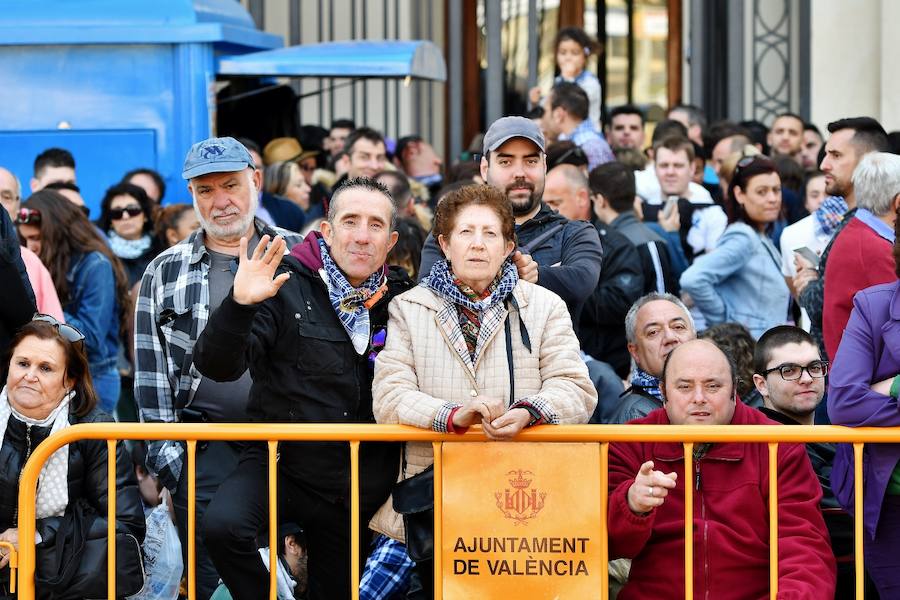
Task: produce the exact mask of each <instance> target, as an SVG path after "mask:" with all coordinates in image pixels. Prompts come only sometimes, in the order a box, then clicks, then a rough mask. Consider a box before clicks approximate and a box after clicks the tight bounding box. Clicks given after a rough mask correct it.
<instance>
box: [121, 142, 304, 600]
mask: <svg viewBox="0 0 900 600" xmlns="http://www.w3.org/2000/svg"><path fill="white" fill-rule="evenodd" d="M182 175H183V177H184V178H185V179H187V180H188V190H189V191H190V192H191V194H192V196H193V198H194V211H195V212H196V213H197V217H198V219H199V221H200V229H198V230H197V231H196V232H194V233H193V234H191V235H190V236H189V237H188V238H187V239H186V240H184V241H182V242H181V243H179V244H176V245H174V246H172V247H171V248H169V249H168V250H166V251H165V252H163V253H162V254H160V255H159V256H157V257H156V258H155V259H154V260H153V262H151V263H150V265H149V266H148V267H147V270H146V271H145V272H144V276H143V278H142V279H141V288H140V293H139V295H138V299H137V310H136V314H135V357H134V358H135V361H134V362H135V376H134V397H135V400H136V401H137V404H138V409H139V413H140V417H141V421H143V422H146V423H178V422H193V423H196V422H204V423H205V422H219V423H223V422H232V423H244V422H246V421H248V420H249V419H248V414H247V401H248V398H249V392H250V384H251V380H250V374H249V372H248V371H246V370H245V371H244V372H243V373H242V374H240V375H239V376H238V377H236V378H235V380H234V381H230V382H227V383H218V382H215V381H213V380H211V379H208V378H206V377H203V376H201V375H200V373H199V372H197V370H196V368H195V367H194V344H195V342H196V341H197V338H198V337H199V336H200V334H201V333H202V332H203V330H204V328H205V327H206V322H207V319H208V318H209V314H210V313H211V312H212V311H213V310H215V309H216V308H217V307H218V306H219V305H220V304H221V303H222V301H223V300H224V299H225V297H226V296H227V295H228V293H229V290H230V289H231V286H232V284H233V282H234V273H235V270H234V267H235V266H236V264H237V258H238V254H239V248H240V240H241V237H247V238H248V239H249V240H250V241H249V243H248V252H253V250H254V249H255V248H256V246H257V244H258V243H259V241H260V239H261V238H262V237H263V236H269V237H268V239H273V238H274V237H275V236H276V235H282V236H284V240H285V242H286V243H287V246H288V247H292V246H293V245H294V244H296V243H298V242H300V240H301V238H300V236H298V235H296V234H292V233H290V232H288V231H285V230H283V229H276V228H273V227H269V226H268V225H266V223H265V222H263V221H262V220H260V219H257V218H256V217H255V215H256V210H257V208H258V205H259V189H260V183H261V180H262V175H261V173H260V172H259V171H258V170H257V169H256V167H255V165H254V163H253V157H252V156H251V155H250V153H249V152H248V151H247V148H245V147H244V146H243V145H242V144H241V143H240V142H238V141H237V140H235V139H234V138H230V137H225V138H210V139H207V140H204V141H202V142H199V143H197V144H194V146H193V147H192V148H191V149H190V151H189V152H188V155H187V158H186V159H185V161H184V172H183V174H182ZM147 450H148V451H147V467H148V469H149V470H150V471H151V472H152V473H153V474H154V475H156V476H157V477H158V478H159V480H160V481H161V482H162V483H163V485H165V486H166V487H167V488H169V491H171V492H172V499H173V501H174V505H175V522H176V525H177V526H178V536H179V538H180V539H181V554H182V559H183V560H184V561H185V563H186V562H187V548H188V537H187V504H188V493H187V484H188V478H187V477H186V474H187V470H186V469H184V468H183V465H184V443H183V442H180V441H153V442H149V443H148V444H147ZM237 459H238V452H237V450H235V448H234V447H233V446H232V445H231V444H230V443H229V442H209V443H201V444H198V445H197V469H196V477H195V481H196V499H197V503H196V515H197V517H196V523H198V524H199V523H200V522H201V520H202V517H203V514H204V512H205V509H206V507H207V505H208V504H209V501H210V499H211V498H212V497H213V495H214V494H215V492H216V490H217V489H218V487H219V484H220V483H222V481H223V480H224V479H225V477H226V476H227V475H228V474H229V473H231V471H232V470H234V468H235V466H236V465H237ZM196 550H197V555H196V557H197V558H196V564H197V597H198V598H200V599H201V600H206V598H209V596H210V595H211V594H212V593H213V591H214V590H215V588H216V585H217V584H218V581H219V575H218V574H217V573H216V570H215V567H213V564H212V562H211V561H210V559H209V557H208V555H207V552H206V548H205V547H204V546H203V544H202V543H201V540H200V537H199V536H197V545H196ZM185 572H187V569H185Z"/></svg>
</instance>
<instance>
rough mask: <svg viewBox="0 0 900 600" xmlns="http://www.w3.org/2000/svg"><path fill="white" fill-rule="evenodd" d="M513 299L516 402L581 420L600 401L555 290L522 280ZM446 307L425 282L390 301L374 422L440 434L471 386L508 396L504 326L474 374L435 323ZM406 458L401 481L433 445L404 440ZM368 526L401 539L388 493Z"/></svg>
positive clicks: (551, 419) (550, 416)
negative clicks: (443, 421)
mask: <svg viewBox="0 0 900 600" xmlns="http://www.w3.org/2000/svg"><path fill="white" fill-rule="evenodd" d="M513 296H514V297H515V299H516V302H517V304H518V306H519V314H516V310H515V309H513V311H512V312H513V314H512V315H510V330H511V338H512V346H513V352H512V356H513V365H514V374H515V399H516V400H517V401H518V400H521V399H523V398H530V399H532V400H535V401H536V403H535V404H536V406H538V407H539V408H540V409H541V412H542V415H543V417H544V421H545V422H548V423H586V422H587V420H588V419H589V418H590V416H591V414H592V413H593V411H594V407H595V406H596V404H597V392H596V390H595V389H594V386H593V384H592V383H591V380H590V379H589V377H588V371H587V367H586V366H585V364H584V361H583V360H582V359H581V355H580V352H579V344H578V339H577V338H576V337H575V333H574V331H573V330H572V321H571V319H570V318H569V311H568V309H567V308H566V305H565V303H564V302H563V301H562V299H561V298H560V297H559V296H557V295H556V294H554V293H553V292H551V291H549V290H547V289H545V288H542V287H540V286H537V285H534V284H531V283H528V282H525V281H521V280H520V281H519V282H518V284H517V285H516V287H515V289H514V290H513ZM443 306H444V302H443V300H441V299H440V298H439V297H438V296H437V295H436V294H435V293H434V292H432V291H431V290H430V289H428V288H425V287H422V286H418V287H415V288H413V289H411V290H409V291H408V292H406V293H404V294H402V295H400V296H398V297H396V298H394V300H393V301H392V302H391V305H390V307H389V313H390V319H389V321H388V336H387V341H386V344H385V347H384V349H383V350H382V351H381V352H380V353H379V355H378V358H377V360H376V362H375V380H374V382H373V384H372V397H373V401H372V407H373V410H374V413H375V420H376V421H377V422H379V423H395V424H396V423H399V424H402V425H413V426H415V427H422V428H424V429H436V430H438V431H443V430H444V429H441V426H440V423H436V422H435V417H436V416H438V414H439V413H440V415H441V417H442V418H445V415H446V414H447V409H448V407H450V406H456V405H460V404H462V403H463V402H464V401H465V400H466V399H467V398H469V397H470V395H471V394H472V390H474V391H475V392H476V393H477V394H481V395H486V396H492V397H498V398H505V399H507V401H508V400H509V395H510V381H509V379H510V378H509V367H508V362H507V352H506V340H505V335H504V328H503V326H502V325H501V326H500V327H498V328H497V331H495V332H494V335H493V337H492V338H490V339H489V340H488V341H487V343H486V344H485V345H484V348H483V350H482V351H481V353H480V355H479V357H478V361H477V363H476V364H475V372H474V373H473V372H472V370H471V369H470V368H469V366H468V365H466V364H465V363H464V362H463V361H462V359H461V358H460V357H459V355H458V354H457V353H456V351H455V350H454V349H453V347H451V346H450V344H449V342H448V341H447V338H446V334H445V333H444V331H443V330H442V328H441V326H440V325H439V323H438V320H437V313H438V311H440V310H441V308H442V307H443ZM520 315H521V319H522V322H523V323H524V325H525V327H526V329H527V330H528V336H529V338H530V340H531V352H529V351H528V349H527V348H526V347H525V345H524V344H523V342H522V336H521V334H520V327H519V321H518V319H519V316H520ZM439 420H440V419H439ZM406 460H407V465H406V472H405V473H402V474H401V477H403V478H407V477H411V476H412V475H415V474H416V473H418V472H420V471H422V470H424V469H425V468H427V467H428V466H429V465H430V464H431V463H432V462H433V461H434V457H433V455H432V450H431V444H429V443H408V444H407V445H406ZM370 526H371V527H372V529H374V530H375V531H379V532H381V533H384V534H386V535H388V536H391V537H393V538H394V539H397V540H400V541H402V540H403V535H404V532H403V523H402V520H401V519H400V517H399V515H397V514H396V513H395V512H394V511H393V509H392V508H391V499H390V498H389V499H388V501H387V502H386V503H385V505H384V506H382V507H381V509H380V510H379V511H378V513H377V514H376V515H375V517H373V519H372V521H371V523H370Z"/></svg>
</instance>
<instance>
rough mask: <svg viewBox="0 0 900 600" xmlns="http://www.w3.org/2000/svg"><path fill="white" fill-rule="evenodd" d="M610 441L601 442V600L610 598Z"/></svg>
mask: <svg viewBox="0 0 900 600" xmlns="http://www.w3.org/2000/svg"><path fill="white" fill-rule="evenodd" d="M608 509H609V442H603V443H601V444H600V565H601V567H600V600H607V599H608V598H609V530H608V529H607V527H606V522H607V519H608V513H607V511H608Z"/></svg>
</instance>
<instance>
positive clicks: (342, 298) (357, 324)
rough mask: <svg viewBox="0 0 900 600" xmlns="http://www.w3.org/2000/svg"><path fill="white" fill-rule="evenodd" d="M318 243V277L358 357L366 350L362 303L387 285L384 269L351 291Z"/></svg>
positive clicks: (366, 323) (366, 320)
mask: <svg viewBox="0 0 900 600" xmlns="http://www.w3.org/2000/svg"><path fill="white" fill-rule="evenodd" d="M318 242H319V251H320V252H321V253H322V268H321V269H320V270H319V274H320V275H321V276H322V279H323V280H324V281H325V284H326V285H327V286H328V299H329V300H330V301H331V307H332V308H333V309H334V312H335V314H337V316H338V319H339V320H340V321H341V325H343V326H344V329H345V330H346V331H347V335H349V336H350V341H351V342H352V343H353V349H354V350H356V353H357V354H359V355H362V354H363V353H364V352H365V351H366V348H368V347H369V309H368V308H367V307H366V302H367V301H368V300H369V299H370V298H371V297H372V296H374V295H375V294H376V293H377V292H378V290H380V289H381V287H382V286H383V285H387V283H386V282H387V276H386V275H385V270H384V267H382V268H381V269H379V270H378V271H376V272H374V273H372V274H371V275H369V278H368V279H366V280H365V281H363V282H362V284H361V285H360V286H359V287H353V286H352V285H351V284H350V282H349V281H347V278H346V277H345V276H344V274H343V273H342V272H341V270H340V269H339V268H338V266H337V265H336V264H335V263H334V260H332V258H331V254H329V252H328V246H326V245H325V240H323V239H321V238H320V239H319V240H318Z"/></svg>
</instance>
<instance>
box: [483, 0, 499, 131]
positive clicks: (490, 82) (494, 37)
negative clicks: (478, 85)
mask: <svg viewBox="0 0 900 600" xmlns="http://www.w3.org/2000/svg"><path fill="white" fill-rule="evenodd" d="M484 16H485V25H486V27H487V63H488V64H487V82H486V86H485V87H486V91H487V102H486V105H485V106H486V109H487V110H486V111H485V113H486V116H487V124H486V126H487V127H490V124H491V123H493V122H494V121H496V120H497V119H499V118H500V117H502V116H503V51H502V48H501V46H500V41H501V37H502V31H503V16H502V11H501V10H500V2H498V1H497V0H486V1H485V3H484Z"/></svg>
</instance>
